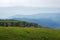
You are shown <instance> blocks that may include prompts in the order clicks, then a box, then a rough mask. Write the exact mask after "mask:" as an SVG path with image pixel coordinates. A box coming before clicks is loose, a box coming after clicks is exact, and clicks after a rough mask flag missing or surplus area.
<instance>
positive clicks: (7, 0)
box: [0, 0, 60, 7]
mask: <svg viewBox="0 0 60 40" xmlns="http://www.w3.org/2000/svg"><path fill="white" fill-rule="evenodd" d="M0 6H5V7H6V6H7V7H8V6H31V7H60V0H0Z"/></svg>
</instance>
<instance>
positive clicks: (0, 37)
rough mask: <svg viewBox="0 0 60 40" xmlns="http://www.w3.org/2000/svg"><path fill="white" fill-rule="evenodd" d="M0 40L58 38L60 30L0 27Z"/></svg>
mask: <svg viewBox="0 0 60 40" xmlns="http://www.w3.org/2000/svg"><path fill="white" fill-rule="evenodd" d="M0 40H60V30H53V29H48V28H20V27H0Z"/></svg>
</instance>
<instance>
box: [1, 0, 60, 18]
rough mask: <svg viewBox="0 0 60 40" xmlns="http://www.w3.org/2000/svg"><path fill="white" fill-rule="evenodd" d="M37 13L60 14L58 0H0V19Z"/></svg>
mask: <svg viewBox="0 0 60 40" xmlns="http://www.w3.org/2000/svg"><path fill="white" fill-rule="evenodd" d="M1 7H2V8H1ZM38 13H60V0H0V18H7V17H9V16H13V15H16V14H19V15H32V14H38Z"/></svg>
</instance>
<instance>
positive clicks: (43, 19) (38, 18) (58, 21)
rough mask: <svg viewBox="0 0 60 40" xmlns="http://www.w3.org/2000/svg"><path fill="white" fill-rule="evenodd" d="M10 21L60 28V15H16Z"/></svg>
mask: <svg viewBox="0 0 60 40" xmlns="http://www.w3.org/2000/svg"><path fill="white" fill-rule="evenodd" d="M9 19H14V20H23V21H28V22H35V23H38V24H39V25H43V26H48V27H51V28H58V27H60V13H40V14H35V15H14V16H11V17H9Z"/></svg>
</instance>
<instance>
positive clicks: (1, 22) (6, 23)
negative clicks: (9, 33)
mask: <svg viewBox="0 0 60 40" xmlns="http://www.w3.org/2000/svg"><path fill="white" fill-rule="evenodd" d="M0 26H3V27H10V26H11V27H14V26H15V27H38V26H39V25H38V24H36V23H30V22H25V21H17V20H0Z"/></svg>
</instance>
